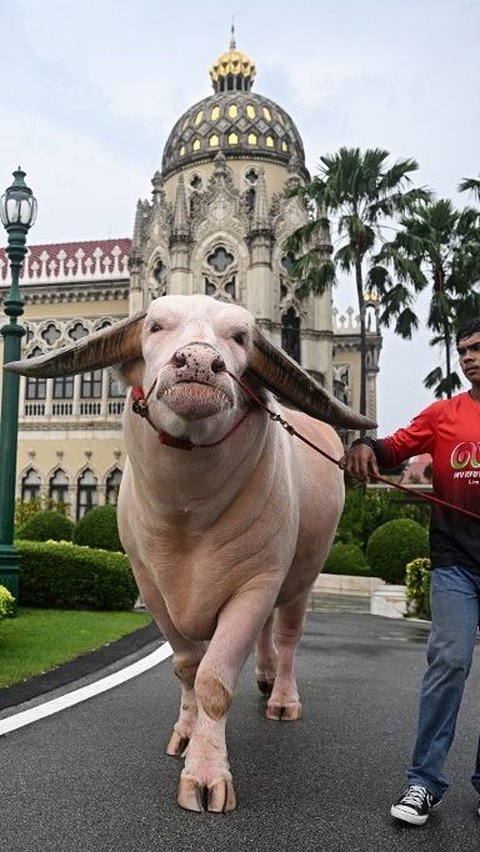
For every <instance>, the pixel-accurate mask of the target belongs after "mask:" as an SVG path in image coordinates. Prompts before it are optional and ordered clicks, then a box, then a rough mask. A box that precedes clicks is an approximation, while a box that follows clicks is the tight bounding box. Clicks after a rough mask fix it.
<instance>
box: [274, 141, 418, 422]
mask: <svg viewBox="0 0 480 852" xmlns="http://www.w3.org/2000/svg"><path fill="white" fill-rule="evenodd" d="M389 156H390V154H389V152H388V151H384V150H381V149H379V148H374V149H366V150H365V151H361V150H360V149H359V148H340V150H339V151H338V152H337V153H335V154H333V155H331V156H330V155H327V156H323V157H321V158H320V171H319V174H318V175H316V176H315V177H314V178H313V179H312V180H311V181H310V182H308V183H307V184H305V185H304V186H298V187H295V188H294V189H292V190H290V191H289V194H290V195H296V196H300V197H301V198H303V199H304V200H305V201H306V203H307V206H308V209H309V213H310V220H309V222H308V223H307V224H306V225H304V226H303V227H301V228H298V229H297V230H296V231H295V232H294V233H293V234H292V235H291V237H289V239H288V241H287V250H288V251H290V252H292V254H293V255H294V256H295V257H296V263H295V265H294V268H293V275H294V277H296V278H298V279H300V281H301V285H300V286H299V288H298V293H299V296H300V297H302V296H306V295H308V294H309V293H315V294H321V293H323V292H325V290H326V288H327V287H328V285H329V284H333V283H336V271H337V269H338V270H340V271H342V272H347V273H354V276H355V285H356V292H357V300H358V310H359V315H360V350H361V380H360V411H361V413H362V414H366V324H365V313H366V311H365V285H364V279H365V272H366V269H365V267H366V264H367V263H368V261H369V260H370V259H371V257H372V254H373V251H374V249H375V248H377V249H378V240H379V239H381V235H382V227H383V226H384V225H385V223H386V221H387V220H388V219H390V218H391V217H392V216H394V215H395V214H397V213H398V212H401V211H403V210H405V209H408V208H409V207H410V206H411V205H412V204H413V203H414V202H415V201H418V199H419V198H426V197H428V195H429V193H427V192H426V191H425V190H422V189H415V188H412V187H411V179H410V174H411V173H412V172H414V171H416V170H417V168H418V165H417V163H416V162H415V160H400V161H398V162H396V163H394V165H392V166H388V165H387V160H388V158H389ZM332 217H335V221H333V220H332ZM332 225H333V226H334V230H335V235H334V236H335V240H336V244H337V246H338V247H336V248H335V250H334V252H333V255H332V257H331V259H329V260H327V261H326V260H325V254H324V247H325V234H328V232H329V231H331V230H333V228H332ZM320 247H321V248H320ZM321 249H323V251H322V250H321Z"/></svg>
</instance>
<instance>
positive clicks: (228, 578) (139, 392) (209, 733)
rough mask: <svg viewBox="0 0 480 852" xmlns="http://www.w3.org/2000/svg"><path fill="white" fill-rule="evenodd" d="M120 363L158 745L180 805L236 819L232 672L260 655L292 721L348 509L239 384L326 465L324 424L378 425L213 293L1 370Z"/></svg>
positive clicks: (125, 492)
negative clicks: (161, 638)
mask: <svg viewBox="0 0 480 852" xmlns="http://www.w3.org/2000/svg"><path fill="white" fill-rule="evenodd" d="M114 364H115V365H118V367H119V369H120V372H121V374H122V376H123V378H124V380H125V381H126V382H127V383H128V384H129V385H130V386H131V387H132V389H133V390H132V393H131V399H132V397H133V398H134V399H137V403H136V404H135V405H134V407H132V405H131V404H130V403H129V402H127V404H126V407H125V415H124V432H125V442H126V448H127V454H128V460H127V462H126V464H125V470H124V474H123V478H122V484H121V488H120V495H119V502H118V521H119V529H120V536H121V540H122V542H123V544H124V547H125V550H126V552H127V554H128V556H129V558H130V560H131V563H132V566H133V570H134V572H135V577H136V579H137V582H138V586H139V589H140V591H141V594H142V597H143V600H144V601H145V603H146V605H147V606H148V608H149V609H150V611H151V613H152V615H153V617H154V618H155V620H156V621H157V623H158V625H159V627H160V629H161V631H162V632H163V634H164V635H165V636H166V637H167V639H168V641H169V642H170V644H171V645H172V647H173V650H174V669H175V674H176V675H177V677H178V678H179V680H180V683H181V704H180V714H179V717H178V720H177V722H176V724H175V725H174V728H173V732H172V735H171V738H170V741H169V743H168V745H167V753H168V754H170V755H178V756H185V766H184V768H183V771H182V773H181V778H180V785H179V790H178V803H179V804H180V805H181V806H182V807H183V808H187V809H188V810H193V811H201V810H208V811H215V812H220V811H229V810H232V809H233V808H235V805H236V794H235V789H234V785H233V781H232V775H231V773H230V768H229V763H228V758H227V748H226V741H225V725H226V720H227V714H228V711H229V708H230V705H231V702H232V698H233V694H234V690H235V685H236V682H237V679H238V676H239V674H240V671H241V669H242V666H243V664H244V662H245V660H246V658H247V656H248V654H249V653H250V651H252V650H253V648H254V646H255V653H256V677H257V681H258V685H259V688H260V689H261V691H262V692H264V693H266V694H268V695H269V698H268V701H267V705H266V715H267V718H268V719H284V720H294V719H298V718H299V717H300V716H301V712H302V708H301V703H300V700H299V694H298V691H297V685H296V682H295V675H294V655H295V649H296V646H297V643H298V641H299V639H300V637H301V633H302V628H303V623H304V617H305V611H306V607H307V601H308V598H309V594H310V590H311V588H312V585H313V582H314V580H315V577H316V576H317V574H318V572H319V571H320V570H321V568H322V566H323V563H324V560H325V557H326V555H327V553H328V550H329V548H330V545H331V543H332V539H333V536H334V533H335V529H336V525H337V522H338V519H339V517H340V514H341V512H342V507H343V476H342V473H341V472H340V470H339V469H338V468H337V466H336V465H334V464H332V463H331V462H330V461H328V460H326V459H325V458H323V457H322V456H321V455H318V454H317V453H316V452H314V451H313V450H312V449H311V448H310V447H309V446H307V445H306V444H305V443H303V442H302V441H300V440H299V439H298V437H295V436H292V435H291V434H288V432H287V431H286V430H285V429H283V428H282V427H281V425H280V424H279V423H277V422H274V421H272V419H270V418H269V415H268V414H267V413H266V412H265V411H264V409H263V408H261V407H260V406H259V405H258V404H256V403H255V402H252V401H251V399H249V398H248V396H246V395H245V392H244V390H242V388H241V387H240V386H239V385H238V383H237V382H236V381H235V380H234V379H235V377H243V379H242V381H243V382H244V383H246V384H247V385H248V386H249V387H250V388H252V389H253V390H254V392H255V394H256V395H257V397H261V398H262V400H264V401H265V402H266V403H267V404H268V406H269V408H271V409H274V410H275V411H277V412H280V413H281V414H282V415H283V416H284V417H285V418H286V419H287V420H288V422H289V423H290V424H291V425H292V426H293V427H294V428H295V429H296V430H297V431H298V432H299V433H301V434H302V435H304V436H305V437H306V438H307V439H308V440H309V441H311V442H313V443H314V444H316V445H318V446H320V447H321V448H323V449H324V450H325V451H326V452H327V453H328V454H330V455H331V456H333V457H335V458H339V457H340V456H341V455H342V446H341V442H340V440H339V438H338V436H337V434H336V433H335V431H334V430H333V429H332V428H331V426H329V425H327V423H332V424H336V425H338V426H348V427H350V428H357V429H358V428H360V427H362V426H363V427H366V428H372V427H373V426H374V425H375V424H374V423H372V421H370V420H367V418H364V417H361V416H360V415H358V414H355V413H354V412H353V411H352V410H351V409H349V408H347V407H346V406H344V405H343V404H342V403H340V402H339V401H337V400H335V399H334V398H333V397H332V396H330V395H329V394H328V393H327V392H326V391H325V390H324V389H323V388H322V387H321V386H320V385H318V384H317V383H316V382H315V381H314V380H313V379H311V378H310V377H309V376H308V374H307V373H305V372H304V371H303V370H302V369H301V368H300V367H299V366H298V365H297V364H295V362H293V361H292V360H291V359H290V358H288V356H286V355H285V353H283V352H282V351H281V350H279V349H277V348H276V347H274V346H272V344H270V343H269V342H268V341H267V340H266V338H265V337H264V336H263V335H262V334H261V333H260V331H259V330H258V328H257V327H256V326H255V323H254V320H253V317H252V316H251V314H250V313H249V312H248V311H246V310H245V309H244V308H242V307H240V306H239V305H235V304H228V303H225V302H221V301H218V300H216V299H213V298H212V297H209V296H201V295H195V296H163V297H161V298H159V299H155V300H154V301H153V302H152V303H151V305H150V307H149V308H148V311H146V312H142V314H138V315H136V316H134V317H131V318H129V319H127V320H124V321H122V322H120V323H117V324H116V325H115V326H113V327H111V328H109V329H106V330H102V331H100V332H97V333H95V334H93V335H91V336H90V337H88V338H84V339H82V340H81V341H78V342H77V343H75V344H74V345H72V346H70V347H67V348H66V349H63V350H59V351H57V352H54V353H52V354H49V355H44V356H41V357H40V358H32V359H27V360H24V361H19V362H15V363H14V364H9V365H8V368H9V369H13V370H16V371H17V372H19V373H23V374H25V375H30V376H40V377H50V376H61V375H71V374H73V373H80V372H84V371H86V370H93V369H98V368H100V367H106V366H108V365H114ZM272 393H273V394H274V395H275V397H279V398H280V399H282V400H283V401H284V402H286V403H287V405H288V406H291V407H290V408H289V409H288V410H285V409H282V408H281V406H280V405H279V404H278V402H277V401H276V399H275V398H274V396H273V395H272ZM145 397H148V399H147V402H146V403H145V402H143V403H142V402H140V411H141V412H142V413H143V414H144V415H146V416H143V417H139V416H138V413H136V412H135V411H134V408H136V409H137V411H138V410H139V403H138V398H141V399H143V400H144V399H145ZM130 401H131V400H130ZM295 409H301V410H300V411H299V410H295ZM304 412H306V413H304ZM314 418H318V419H314ZM319 420H321V421H325V422H319Z"/></svg>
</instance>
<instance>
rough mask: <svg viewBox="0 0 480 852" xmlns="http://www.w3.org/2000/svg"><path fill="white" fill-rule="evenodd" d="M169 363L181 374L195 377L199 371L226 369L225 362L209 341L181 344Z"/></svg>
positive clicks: (206, 372) (210, 371)
mask: <svg viewBox="0 0 480 852" xmlns="http://www.w3.org/2000/svg"><path fill="white" fill-rule="evenodd" d="M171 363H172V364H173V366H174V367H176V368H177V370H181V371H182V374H185V375H187V373H188V374H189V375H190V374H192V377H195V376H197V375H199V374H200V373H204V377H206V376H207V374H210V375H211V374H212V373H213V374H216V373H221V372H223V371H224V370H226V364H225V361H224V360H223V358H222V356H221V355H220V353H219V352H217V350H216V349H214V348H213V346H211V345H210V344H209V343H191V344H188V345H187V346H182V347H181V348H180V349H177V350H176V352H174V353H173V355H172V359H171Z"/></svg>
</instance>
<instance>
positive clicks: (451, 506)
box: [227, 370, 480, 521]
mask: <svg viewBox="0 0 480 852" xmlns="http://www.w3.org/2000/svg"><path fill="white" fill-rule="evenodd" d="M227 372H228V370H227ZM228 375H229V376H230V377H231V378H232V379H233V380H234V381H235V382H237V384H239V385H240V387H241V388H242V390H243V392H244V393H245V394H247V396H249V397H251V399H253V400H254V401H255V402H256V404H257V405H259V406H260V408H263V410H264V411H266V412H267V414H268V415H269V417H270V418H271V419H272V420H274V421H275V422H276V423H280V425H281V426H283V428H284V429H286V431H287V432H288V434H289V435H295V437H296V438H299V439H300V440H301V441H303V443H304V444H307V445H308V446H309V447H311V448H312V450H315V452H317V453H320V455H321V456H324V457H325V458H326V459H328V460H329V461H331V462H332V463H333V464H336V465H337V467H338V465H339V462H340V459H334V458H333V456H330V455H329V454H328V453H326V452H325V450H322V449H321V448H320V447H318V446H317V445H316V444H313V443H312V441H309V440H308V438H305V436H304V435H301V434H300V432H297V430H296V429H294V427H293V426H291V425H290V423H288V422H287V421H286V420H284V418H283V417H281V416H280V414H276V413H275V412H274V411H271V410H270V409H269V408H268V407H267V406H266V405H265V403H263V402H262V400H261V399H260V398H259V397H258V396H257V395H256V394H255V393H254V392H253V391H252V390H251V389H250V388H249V387H248V385H246V384H245V383H244V382H242V380H241V379H238V378H237V377H236V376H234V375H233V373H230V372H229V373H228ZM370 477H371V478H372V479H376V480H377V482H384V483H385V485H390V486H391V487H392V488H398V489H399V491H405V492H406V494H411V495H414V496H415V497H421V498H422V500H427V501H429V502H430V503H438V505H440V506H445V507H446V508H447V509H454V510H455V511H457V512H461V513H462V514H463V515H468V517H469V518H473V519H474V520H475V521H480V515H479V514H477V513H476V512H471V511H470V510H469V509H464V508H463V506H457V505H456V504H455V503H449V502H448V501H447V500H442V499H441V498H440V497H435V496H434V495H433V494H423V493H422V492H421V491H419V492H416V491H413V490H412V489H411V488H407V486H405V485H400V483H398V482H392V481H391V480H390V479H385V478H384V477H383V476H377V475H376V474H374V473H371V474H370Z"/></svg>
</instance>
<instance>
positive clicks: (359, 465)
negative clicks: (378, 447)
mask: <svg viewBox="0 0 480 852" xmlns="http://www.w3.org/2000/svg"><path fill="white" fill-rule="evenodd" d="M338 466H339V467H340V468H341V469H342V470H346V471H347V473H350V474H351V475H352V476H355V477H356V478H357V479H361V480H362V481H363V482H366V481H367V480H368V477H369V475H370V474H371V473H373V474H374V475H375V476H379V475H380V473H379V470H378V465H377V459H376V457H375V453H374V452H373V450H372V448H371V447H369V446H368V444H355V446H354V447H350V449H349V450H347V452H346V453H345V455H344V456H342V458H341V459H340V461H339V462H338Z"/></svg>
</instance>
